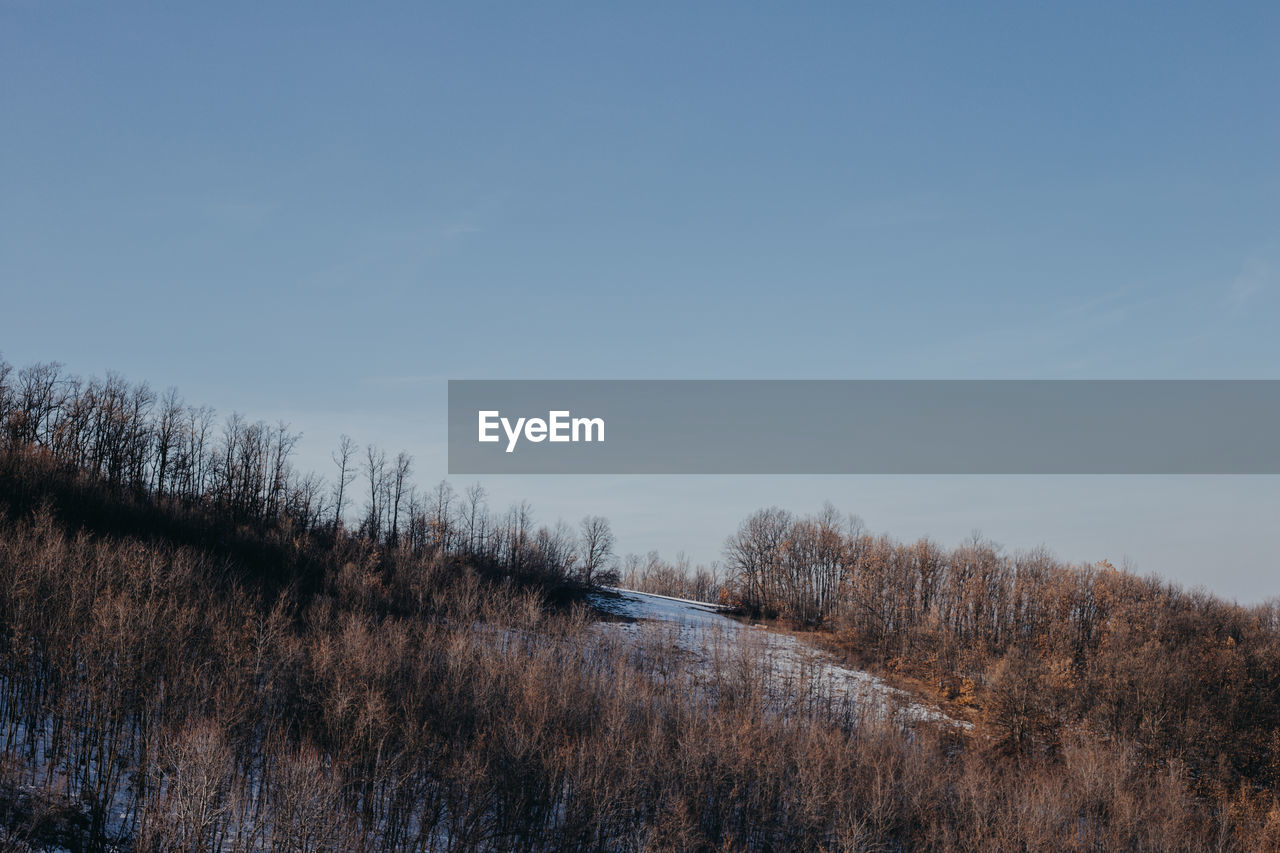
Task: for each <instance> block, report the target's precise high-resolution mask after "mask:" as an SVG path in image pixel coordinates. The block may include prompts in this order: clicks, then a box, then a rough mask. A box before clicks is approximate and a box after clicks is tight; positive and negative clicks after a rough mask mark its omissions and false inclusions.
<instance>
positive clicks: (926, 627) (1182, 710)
mask: <svg viewBox="0 0 1280 853" xmlns="http://www.w3.org/2000/svg"><path fill="white" fill-rule="evenodd" d="M725 560H726V568H727V569H728V572H729V583H728V585H727V587H726V591H725V593H724V600H725V602H726V603H728V604H730V605H732V606H734V607H737V608H740V609H742V610H744V611H747V612H751V613H754V614H760V615H766V616H776V617H781V618H783V619H787V620H791V621H793V622H795V623H798V624H800V625H803V626H807V627H811V628H819V629H823V630H825V631H826V632H827V633H828V634H829V635H830V636H832V637H834V638H836V640H837V641H838V642H839V643H840V644H841V645H843V646H844V647H845V648H846V649H849V650H853V651H854V652H855V653H856V656H857V657H858V659H859V660H860V661H862V662H864V663H870V664H872V665H875V666H878V667H882V668H888V669H892V670H896V671H901V672H903V673H909V674H914V675H917V676H920V677H923V678H926V679H928V680H930V681H932V682H933V683H934V684H935V685H937V686H938V687H939V688H940V689H941V690H943V691H944V693H946V694H947V695H948V698H950V699H952V700H972V701H976V702H983V703H984V706H985V711H986V712H987V714H988V721H989V722H990V723H991V724H992V725H993V726H994V728H995V729H996V733H997V734H998V735H999V736H1000V737H1001V738H1002V739H1003V740H1004V742H1005V743H1006V744H1007V746H1008V747H1009V748H1010V749H1013V750H1016V751H1022V752H1027V751H1033V750H1041V751H1046V752H1049V753H1052V752H1053V751H1054V750H1056V749H1057V748H1058V745H1059V743H1060V740H1061V738H1062V737H1063V733H1064V732H1065V731H1068V730H1070V729H1072V728H1088V729H1090V730H1093V731H1096V732H1101V733H1104V734H1105V737H1107V738H1114V739H1118V740H1122V741H1123V742H1125V743H1130V744H1133V745H1134V746H1135V747H1136V748H1139V749H1140V750H1142V752H1143V754H1145V755H1146V756H1147V757H1148V759H1149V760H1151V761H1153V762H1155V763H1156V764H1159V765H1164V764H1165V763H1167V762H1169V761H1173V760H1176V761H1180V762H1184V763H1185V764H1186V765H1187V766H1188V768H1189V771H1190V772H1191V773H1192V774H1193V776H1194V777H1195V778H1197V779H1198V780H1200V781H1201V783H1202V786H1203V789H1204V791H1205V792H1209V791H1210V789H1216V790H1217V793H1216V794H1214V796H1215V798H1217V797H1218V796H1219V795H1220V794H1221V792H1222V790H1233V789H1234V788H1235V786H1238V785H1241V784H1243V785H1245V786H1247V787H1248V788H1249V789H1251V790H1257V791H1270V792H1272V793H1273V794H1274V792H1275V791H1276V790H1277V789H1276V786H1277V784H1278V783H1280V603H1278V602H1277V600H1276V599H1272V600H1270V601H1268V602H1266V603H1263V604H1259V605H1256V606H1250V607H1245V606H1240V605H1237V604H1235V603H1231V602H1226V601H1223V600H1221V599H1219V598H1216V597H1215V596H1213V595H1211V594H1209V593H1207V592H1204V591H1199V590H1196V591H1188V590H1185V589H1183V588H1181V587H1180V586H1178V585H1177V584H1174V583H1170V582H1168V581H1165V580H1162V579H1160V578H1159V577H1156V576H1150V577H1139V576H1136V575H1134V574H1133V573H1131V572H1127V571H1123V570H1120V569H1117V568H1116V567H1115V566H1113V565H1111V564H1110V563H1107V562H1105V561H1104V562H1099V563H1095V564H1088V565H1067V564H1063V563H1061V562H1059V561H1057V560H1055V559H1054V558H1053V557H1052V556H1051V555H1050V554H1049V553H1048V552H1047V551H1045V550H1043V549H1039V550H1033V551H1028V552H1023V553H1015V554H1009V553H1006V552H1004V551H1003V550H1002V549H1001V548H999V547H998V546H996V545H995V544H993V543H991V542H989V541H986V540H984V539H983V538H981V537H980V536H979V535H977V534H975V535H974V536H973V537H971V539H970V540H969V541H967V542H964V543H963V544H961V545H960V546H958V547H955V548H944V547H941V546H939V545H938V544H936V543H934V542H932V541H930V540H928V539H921V540H918V541H916V542H898V541H894V540H893V539H891V538H889V537H887V536H882V535H873V534H871V533H869V532H867V531H866V530H865V528H864V527H863V525H862V524H861V522H860V521H859V520H858V519H857V518H853V517H849V516H842V515H841V514H840V513H838V512H836V510H834V509H833V508H832V507H830V506H827V507H826V508H824V509H823V511H822V512H820V513H818V514H817V515H815V516H812V517H797V516H794V515H792V514H791V513H788V512H786V511H784V510H779V509H766V510H762V511H760V512H757V513H755V514H753V515H752V516H750V517H749V518H748V519H746V520H745V521H744V522H743V523H742V525H741V526H740V527H739V529H738V530H737V531H736V532H735V533H734V534H733V535H732V536H731V537H730V538H729V539H728V541H727V543H726V546H725ZM975 690H977V691H978V694H977V695H976V696H975V694H974V691H975Z"/></svg>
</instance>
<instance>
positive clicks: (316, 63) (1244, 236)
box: [0, 0, 1280, 601]
mask: <svg viewBox="0 0 1280 853" xmlns="http://www.w3.org/2000/svg"><path fill="white" fill-rule="evenodd" d="M1120 7H1123V8H1120ZM1276 44H1280V6H1277V5H1276V4H1273V3H1259V4H1248V3H1240V4H1230V5H1229V6H1228V5H1226V4H1216V5H1214V6H1208V5H1205V4H1183V3H1160V4H1155V3H1142V4H1139V3H1135V4H1103V3H1072V4H1057V5H1056V7H1051V6H1048V5H1046V4H1025V3H1009V4H990V3H970V4H954V3H937V4H930V3H913V4H880V5H878V6H871V5H863V4H852V3H830V4H825V3H809V4H806V3H796V4H750V5H748V4H715V3H704V4H688V3H680V4H677V3H656V2H654V3H643V4H631V5H630V7H629V8H623V7H621V4H578V5H569V4H560V3H545V4H514V3H512V4H478V3H474V4H461V3H444V4H422V3H404V4H387V3H376V2H370V3H362V4H326V3H319V2H317V3H308V4H284V3H281V4H261V3H236V2H227V3H218V4H137V3H130V2H121V3H116V4H110V5H105V4H89V3H65V4H57V5H55V4H51V3H46V2H38V0H0V353H2V354H3V356H4V357H5V358H6V359H7V360H8V361H10V362H12V363H15V364H19V365H22V364H28V363H32V362H35V361H47V360H57V361H60V362H63V363H64V364H65V365H66V366H67V368H68V369H69V370H71V371H73V372H75V373H78V374H82V375H102V374H103V373H105V372H106V371H107V370H114V371H118V372H120V373H123V374H124V375H125V376H127V377H129V378H130V379H134V380H146V381H148V382H149V383H151V385H152V386H154V387H156V388H164V387H167V386H170V385H173V386H177V387H178V388H179V389H180V390H181V391H182V392H183V394H184V395H185V397H186V398H187V399H188V400H189V401H191V402H193V403H203V404H209V405H212V406H214V407H216V408H217V409H218V411H219V412H220V413H221V414H224V415H225V414H229V413H230V412H232V411H240V412H243V413H245V414H247V415H249V416H250V417H251V418H253V419H256V418H262V419H265V420H269V421H276V420H279V419H283V420H286V421H288V422H290V423H291V424H292V425H293V427H294V428H295V429H297V430H299V431H301V432H302V433H303V435H304V438H303V441H302V443H301V444H300V446H299V462H300V463H301V464H302V465H303V466H304V467H306V468H308V469H314V470H317V471H321V472H322V473H330V472H328V470H327V469H328V468H329V467H332V466H331V465H330V463H329V453H330V451H331V449H332V448H333V447H334V446H335V445H336V444H337V440H338V436H339V435H340V434H342V433H349V434H350V435H351V436H353V437H354V438H355V439H356V440H357V441H359V442H361V443H366V442H372V443H376V444H378V445H381V446H384V447H386V448H388V449H392V450H398V449H401V448H403V449H406V450H408V451H409V452H411V453H412V454H413V455H414V457H415V470H416V477H415V479H416V480H417V481H418V482H419V483H420V484H423V485H430V484H433V483H435V482H436V481H438V480H439V479H441V478H443V477H445V475H446V460H445V444H444V442H445V387H446V386H445V383H446V380H447V379H450V378H475V379H479V378H511V379H534V378H570V379H574V378H600V379H611V378H698V379H701V378H729V379H736V378H744V379H746V378H752V379H775V378H817V379H825V378H852V379H899V378H928V379H951V378H957V379H959V378H964V379H1002V378H1019V379H1027V378H1043V379H1059V378H1082V379H1084V378H1100V379H1110V378H1134V379H1165V378H1192V379H1199V378H1259V379H1271V378H1280V335H1278V334H1277V333H1276V327H1277V320H1278V319H1280V110H1278V109H1277V108H1276V105H1277V104H1278V103H1280V51H1277V50H1276V49H1275V45H1276ZM454 484H455V486H457V487H459V488H461V487H464V486H466V485H468V484H469V481H466V480H462V481H457V480H455V481H454ZM484 485H485V486H486V488H487V489H488V490H489V492H490V495H491V500H492V501H493V503H494V504H495V505H496V506H498V507H501V506H502V505H504V504H505V503H507V502H509V501H511V500H516V499H528V500H529V501H530V502H531V503H532V505H533V507H534V510H535V513H536V515H537V517H538V518H539V519H540V520H542V521H546V522H554V521H555V520H556V519H558V518H563V519H565V520H567V521H569V522H574V521H576V520H577V519H579V518H581V517H582V516H583V515H586V514H588V513H602V514H605V515H607V516H608V517H609V518H610V519H611V521H612V523H613V527H614V529H615V532H616V533H617V535H618V539H619V544H620V547H621V549H622V550H624V551H635V552H646V551H648V550H650V549H657V550H659V551H661V552H662V553H663V554H664V555H666V556H674V555H675V553H676V552H678V551H684V552H685V553H686V554H687V555H688V556H689V558H690V559H692V560H693V561H695V562H699V561H702V562H705V561H710V560H714V559H717V558H718V557H719V555H720V550H721V546H722V543H723V541H724V539H725V537H726V536H728V535H729V534H730V533H731V532H732V531H733V529H734V528H735V527H736V525H737V524H738V522H739V521H740V520H741V519H742V518H743V517H745V516H746V515H747V514H749V513H750V512H752V511H753V510H755V509H757V508H760V507H763V506H769V505H774V504H776V505H780V506H784V507H786V508H789V509H792V510H794V511H797V512H811V511H814V510H817V509H818V508H820V506H821V505H822V503H823V501H825V500H830V501H832V502H833V503H834V504H836V506H837V507H839V508H840V509H842V510H844V511H847V512H854V513H857V514H859V515H860V516H861V517H862V518H863V519H864V520H865V521H866V523H867V525H868V526H869V527H870V528H871V529H872V530H876V531H883V532H887V533H890V534H892V535H895V536H899V537H902V538H915V537H918V536H922V535H928V536H931V537H933V538H934V539H936V540H938V541H940V542H943V543H956V542H958V541H960V540H961V539H963V538H965V537H967V536H968V535H969V533H970V532H971V531H973V530H981V531H982V533H983V534H984V535H986V536H988V537H990V538H992V539H994V540H996V541H998V542H1001V543H1004V545H1005V546H1006V547H1007V548H1008V549H1009V550H1011V551H1013V550H1017V549H1019V548H1030V547H1035V546H1038V545H1045V546H1047V547H1048V548H1049V549H1051V550H1052V551H1054V552H1055V553H1056V554H1058V555H1059V556H1060V557H1061V558H1063V559H1066V560H1071V561H1085V560H1099V559H1109V560H1111V561H1112V562H1115V563H1120V562H1121V561H1128V564H1129V565H1131V566H1133V567H1134V568H1135V569H1136V570H1138V571H1140V572H1143V573H1147V572H1157V573H1159V574H1161V575H1163V576H1165V577H1168V578H1172V579H1174V580H1177V581H1179V582H1182V583H1185V584H1187V585H1191V586H1205V587H1207V588H1209V589H1211V590H1213V591H1215V592H1218V593H1220V594H1222V595H1224V596H1227V597H1232V598H1238V599H1239V600H1241V601H1258V600H1262V599H1264V598H1267V597H1270V596H1275V595H1280V524H1277V518H1280V478H1275V477H1183V478H1178V477H1146V478H1143V477H874V478H873V477H697V478H695V477H523V478H519V477H508V478H492V479H489V480H486V481H484Z"/></svg>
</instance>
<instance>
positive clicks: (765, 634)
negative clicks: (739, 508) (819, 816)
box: [591, 587, 972, 729]
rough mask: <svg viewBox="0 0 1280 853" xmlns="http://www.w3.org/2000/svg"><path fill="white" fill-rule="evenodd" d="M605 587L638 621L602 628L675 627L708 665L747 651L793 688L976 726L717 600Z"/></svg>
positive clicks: (609, 607)
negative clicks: (737, 615) (734, 614)
mask: <svg viewBox="0 0 1280 853" xmlns="http://www.w3.org/2000/svg"><path fill="white" fill-rule="evenodd" d="M606 589H607V591H608V592H611V593H615V594H616V596H617V597H616V598H615V597H613V596H609V595H599V594H598V595H593V596H591V599H592V604H593V605H594V606H596V607H597V608H598V609H600V610H603V611H606V612H608V613H612V614H614V615H617V616H623V617H627V618H630V619H634V620H636V621H635V622H630V623H619V622H609V623H601V628H602V629H603V630H607V631H620V632H623V633H624V634H634V635H636V636H637V637H639V635H640V634H641V633H642V632H644V631H646V630H648V627H647V626H655V625H656V626H663V627H667V628H669V629H670V630H671V635H670V637H671V641H672V642H673V643H674V644H675V645H677V646H678V647H679V648H681V649H682V650H684V651H685V652H687V653H689V654H690V655H691V656H692V657H693V658H694V659H695V660H697V661H698V662H700V663H701V664H702V665H703V666H704V667H708V668H709V667H710V665H711V664H712V663H713V662H724V661H725V660H727V659H731V656H732V655H733V654H734V653H735V652H737V651H743V650H748V651H749V653H755V654H759V655H760V656H761V657H762V658H763V660H764V661H767V663H766V665H765V666H764V667H763V669H765V670H766V671H767V673H768V674H769V675H771V676H773V677H774V678H776V679H777V680H778V681H779V682H780V683H781V685H782V686H784V688H786V689H787V690H788V691H789V692H797V691H803V692H807V693H810V694H813V695H819V696H826V697H830V698H835V699H837V700H846V701H849V700H852V701H854V702H856V703H858V704H859V705H861V706H863V710H880V711H886V710H887V711H891V712H894V713H896V714H897V715H898V716H899V717H900V718H902V719H903V720H904V721H911V722H915V721H927V722H935V723H945V724H949V725H953V726H958V727H960V728H965V729H967V728H971V727H972V723H968V722H965V721H963V720H956V719H954V718H952V717H949V716H947V715H946V714H945V713H943V712H942V711H941V710H940V709H938V708H936V707H931V706H928V705H924V704H922V703H920V702H919V701H917V700H916V698H915V697H914V696H912V695H911V694H910V693H907V692H906V691H903V690H899V689H898V688H896V687H892V686H890V685H889V684H887V683H885V682H884V681H883V680H882V679H880V678H879V677H877V676H875V675H872V674H871V673H869V672H864V671H862V670H859V669H850V668H848V667H846V666H843V665H841V664H839V663H837V662H836V661H835V659H834V657H833V656H832V655H831V654H830V653H828V652H825V651H823V650H821V649H817V648H814V647H813V646H810V645H809V644H807V643H805V642H803V641H802V640H800V639H799V638H797V637H795V636H792V635H790V634H784V633H780V632H778V631H771V630H769V629H768V628H765V627H762V626H755V625H746V624H744V623H742V622H739V621H738V620H736V619H732V618H730V617H729V616H726V615H724V614H723V613H721V612H720V611H719V608H717V607H716V606H715V605H712V604H706V603H703V602H698V601H688V600H685V599H680V598H670V597H668V596H663V595H652V594H649V593H643V592H635V591H633V590H627V589H617V588H611V587H607V588H606Z"/></svg>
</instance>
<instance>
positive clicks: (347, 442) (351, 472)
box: [332, 433, 356, 533]
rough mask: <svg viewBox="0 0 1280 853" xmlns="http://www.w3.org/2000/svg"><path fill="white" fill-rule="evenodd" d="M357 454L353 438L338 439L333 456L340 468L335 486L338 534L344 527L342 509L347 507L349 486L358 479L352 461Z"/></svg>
mask: <svg viewBox="0 0 1280 853" xmlns="http://www.w3.org/2000/svg"><path fill="white" fill-rule="evenodd" d="M355 453H356V443H355V442H354V441H352V440H351V436H349V435H347V434H345V433H344V434H343V435H342V436H341V437H339V438H338V449H337V450H336V451H334V453H333V455H332V459H333V464H335V465H337V466H338V482H337V483H335V484H334V486H333V489H334V497H333V530H334V532H335V533H336V532H337V531H338V528H339V527H341V525H342V508H343V506H345V502H346V494H347V486H349V485H351V483H352V482H353V481H354V480H355V478H356V471H355V465H354V464H353V463H352V461H351V459H352V457H353V456H355Z"/></svg>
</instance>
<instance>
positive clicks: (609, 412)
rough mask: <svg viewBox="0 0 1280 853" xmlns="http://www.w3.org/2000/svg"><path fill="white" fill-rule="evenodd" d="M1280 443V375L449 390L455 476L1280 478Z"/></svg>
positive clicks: (462, 385) (488, 384) (584, 383)
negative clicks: (1261, 377)
mask: <svg viewBox="0 0 1280 853" xmlns="http://www.w3.org/2000/svg"><path fill="white" fill-rule="evenodd" d="M485 412H487V413H490V414H487V415H483V416H482V414H481V413H485ZM492 413H497V414H496V415H495V414H492ZM555 413H558V414H555ZM482 417H484V418H485V419H486V423H487V429H486V430H485V435H486V436H487V437H488V438H489V439H491V440H489V441H481V440H480V435H481V427H482V424H481V418H482ZM504 418H505V419H506V421H507V423H506V425H505V426H504V425H503V424H502V421H501V419H504ZM522 418H523V419H524V421H523V422H522V421H521V420H520V419H522ZM538 421H541V422H542V423H541V425H539V423H538ZM513 435H514V436H515V438H514V440H513V439H512V436H513ZM1278 436H1280V380H1185V381H1184V380H1173V381H1145V380H1132V381H1131V380H1119V381H1095V380H1080V381H1076V380H1043V381H1042V380H1027V381H1024V380H1012V381H1003V380H991V381H985V380H984V381H952V380H911V381H887V380H886V381H876V380H686V381H667V380H536V381H529V380H512V381H507V380H451V381H450V382H449V473H450V474H1277V473H1280V440H1278Z"/></svg>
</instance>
